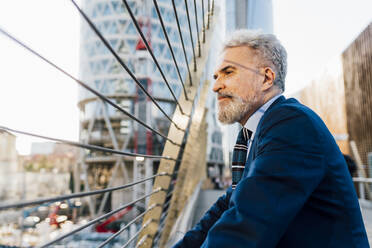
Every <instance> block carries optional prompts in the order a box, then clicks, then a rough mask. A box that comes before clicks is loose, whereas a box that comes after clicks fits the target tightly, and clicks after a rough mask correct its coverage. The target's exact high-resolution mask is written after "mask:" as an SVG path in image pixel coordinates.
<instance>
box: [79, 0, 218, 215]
mask: <svg viewBox="0 0 372 248" xmlns="http://www.w3.org/2000/svg"><path fill="white" fill-rule="evenodd" d="M187 2H188V5H189V10H190V19H191V27H192V29H194V30H193V33H194V35H195V33H196V30H195V16H194V8H193V6H194V2H193V1H192V0H188V1H187ZM128 3H129V5H130V8H131V10H132V12H133V13H134V15H135V17H136V20H137V21H138V24H139V26H140V27H141V28H142V31H143V33H144V35H145V37H146V39H147V41H148V42H149V44H150V46H151V48H152V51H153V52H154V55H155V57H156V58H157V60H158V62H159V64H160V67H161V68H162V70H163V72H164V74H165V77H166V78H167V80H168V81H169V83H170V86H171V88H172V89H173V91H174V93H175V95H176V97H179V96H180V94H183V91H182V86H181V83H180V79H179V77H178V73H177V70H176V67H175V65H174V62H173V59H172V56H171V51H170V49H169V48H168V45H167V42H166V39H165V36H164V33H163V30H162V28H161V25H160V22H159V19H158V15H157V12H156V9H155V7H154V4H153V1H151V0H138V1H128ZM157 3H158V5H159V8H160V12H161V14H162V18H163V21H164V25H165V27H166V30H167V34H168V36H169V39H170V43H171V44H172V47H173V51H174V54H175V57H176V59H177V61H178V66H179V69H180V74H181V77H182V78H183V81H186V80H185V76H186V73H187V65H186V63H185V59H184V54H183V50H182V45H181V41H180V38H179V33H178V28H177V23H176V19H175V16H174V12H173V6H172V2H171V1H157ZM206 3H207V2H206V1H205V4H206ZM175 4H176V6H177V14H178V17H179V21H180V26H181V30H182V33H183V39H184V42H185V45H186V53H187V56H188V60H189V62H190V63H192V60H191V56H192V49H191V43H190V36H189V35H188V23H187V15H186V11H185V10H186V8H185V5H184V4H185V3H184V1H181V0H175ZM197 4H199V7H200V4H201V1H197ZM82 6H83V9H84V11H85V12H86V13H87V15H88V16H89V17H90V18H91V20H92V22H93V23H94V24H95V25H96V26H97V28H98V29H99V30H100V32H101V33H102V34H103V35H104V36H105V38H106V39H107V40H108V42H109V43H110V45H111V46H112V48H113V50H115V51H116V53H117V54H118V56H119V57H120V58H121V59H122V60H123V61H124V62H125V64H126V65H127V66H128V68H129V70H130V71H131V72H132V73H133V74H135V76H136V78H137V79H138V81H139V82H140V84H141V85H142V86H143V87H144V88H145V89H147V90H148V91H149V92H150V94H151V95H152V96H153V97H154V98H155V99H156V101H157V102H158V103H159V105H160V106H161V108H163V110H164V111H165V113H167V114H168V115H169V116H170V117H171V116H172V114H173V112H174V109H175V101H174V99H173V97H172V95H171V93H170V91H169V90H168V88H167V86H166V84H165V83H164V79H163V78H162V77H161V74H160V72H159V70H158V69H157V67H156V65H155V63H154V62H153V60H152V58H151V57H150V54H149V53H148V51H146V47H145V44H144V43H143V42H142V40H141V38H140V36H139V34H138V32H137V30H136V28H135V26H134V24H133V21H132V19H131V18H130V15H129V14H128V11H127V10H126V8H125V6H124V5H123V3H122V1H120V0H112V1H107V2H103V1H98V0H91V1H87V0H85V1H82ZM199 11H200V12H201V8H199ZM198 18H199V23H201V21H202V20H201V14H200V15H198ZM81 30H82V32H81V34H82V38H81V49H80V55H81V56H80V60H81V67H80V68H81V70H80V74H81V79H82V80H83V81H84V82H86V83H88V84H89V85H90V86H91V87H93V88H95V89H96V90H97V91H99V92H100V93H101V94H104V95H105V96H106V97H108V98H109V99H110V100H112V101H113V102H115V103H116V104H118V105H119V106H121V107H122V108H123V109H125V110H126V111H127V112H129V113H131V114H132V115H135V116H136V117H138V118H139V119H140V120H142V121H143V122H145V123H146V124H148V125H149V126H151V127H153V128H154V129H156V130H159V131H160V132H161V133H163V134H165V135H166V134H167V133H168V129H169V126H170V122H169V120H167V118H165V116H164V115H163V114H162V113H161V112H160V110H159V109H158V108H157V107H156V106H155V104H153V103H152V102H151V101H150V100H149V98H148V97H146V95H145V94H144V93H143V92H142V91H141V89H140V87H139V86H137V84H136V83H135V82H134V80H133V79H132V78H131V77H130V75H129V74H128V73H127V72H126V71H125V70H124V68H122V66H121V65H120V64H119V63H118V62H117V61H116V59H115V57H114V56H113V55H112V54H111V53H110V52H109V50H108V49H107V48H106V47H105V46H104V44H103V43H102V42H101V41H100V39H99V38H98V37H97V35H95V34H94V32H93V31H92V29H91V28H90V27H89V26H88V25H86V23H85V22H83V23H82V29H81ZM193 38H194V39H196V36H194V37H193ZM201 69H202V68H201ZM79 93H80V95H79V107H80V110H81V118H80V127H81V128H80V141H81V142H84V143H88V144H92V145H98V146H102V147H107V148H115V149H122V150H124V151H127V152H135V153H140V154H154V155H161V154H162V151H163V146H164V143H165V142H164V139H163V138H161V137H159V136H157V135H155V134H153V133H152V132H151V131H149V130H147V129H145V128H144V127H143V126H141V125H139V124H138V123H137V122H135V121H132V120H131V119H130V118H128V116H126V115H124V114H123V113H121V112H120V111H118V110H116V109H115V108H113V107H111V106H107V105H105V104H102V103H101V100H100V99H98V98H97V97H96V96H94V95H93V94H91V93H89V92H88V91H86V90H85V89H81V91H80V92H79ZM214 123H215V122H210V123H209V124H208V131H211V133H209V137H211V136H212V133H215V132H218V130H217V129H218V128H214V127H213V125H214ZM216 146H217V145H213V146H209V147H210V149H209V151H208V159H212V163H213V165H214V164H215V163H219V164H222V163H223V160H222V159H221V156H222V148H221V147H220V149H219V150H218V149H216ZM220 146H221V144H220ZM218 159H220V160H218ZM81 165H82V167H81V170H80V171H81V173H82V174H84V175H83V176H82V177H85V176H86V177H87V178H88V179H87V180H86V181H88V183H87V182H84V184H85V185H87V184H89V187H90V188H91V189H99V188H104V187H107V185H110V184H111V185H122V184H124V183H126V182H128V181H132V180H135V179H139V178H144V177H145V176H146V175H151V174H154V173H155V172H156V170H157V168H158V165H159V160H158V159H145V160H136V159H134V158H132V157H120V156H113V155H112V154H109V153H103V152H99V151H90V152H87V153H84V154H83V156H82V161H81ZM116 166H117V167H118V170H117V171H116V173H114V174H113V173H112V171H113V169H114V168H115V167H116ZM85 170H86V171H85ZM112 174H113V176H111V175H112ZM97 178H100V179H102V180H97ZM146 185H147V186H146ZM146 185H145V186H142V185H139V186H136V187H134V190H133V195H131V196H129V197H127V196H125V195H124V194H123V193H121V192H119V193H116V192H114V193H113V194H112V195H113V197H112V200H111V202H110V201H108V204H106V205H107V209H110V208H111V206H112V207H115V206H116V207H118V206H119V205H120V204H122V203H123V202H128V201H129V200H130V199H127V198H138V197H139V196H142V194H143V193H145V192H149V190H151V189H152V187H151V185H149V184H146ZM148 185H149V186H150V187H148ZM142 187H145V188H142ZM123 197H124V198H123ZM97 202H98V203H97V204H96V207H97V208H98V205H99V202H100V200H99V199H98V201H97ZM101 206H102V205H101Z"/></svg>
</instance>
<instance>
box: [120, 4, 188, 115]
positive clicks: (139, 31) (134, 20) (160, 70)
mask: <svg viewBox="0 0 372 248" xmlns="http://www.w3.org/2000/svg"><path fill="white" fill-rule="evenodd" d="M123 4H124V5H125V7H126V8H127V11H128V13H129V15H130V17H131V19H132V21H133V23H134V26H135V27H136V29H137V32H138V33H139V35H140V36H141V39H142V41H143V43H144V44H145V46H146V48H147V51H148V52H149V53H150V55H151V58H152V60H153V61H154V63H155V65H156V67H157V68H158V70H159V72H160V74H161V77H162V78H163V80H164V82H165V84H166V85H167V87H168V89H169V91H170V93H171V94H172V97H173V99H174V101H175V102H176V104H177V105H178V107H179V108H180V111H181V114H183V115H186V113H184V112H183V110H182V107H181V105H180V103H179V102H178V100H177V97H176V96H175V94H174V92H173V90H172V88H171V87H170V85H169V82H168V80H167V78H166V77H165V75H164V72H163V70H162V69H161V67H160V65H159V62H158V60H157V59H156V58H155V55H154V53H153V52H152V50H151V47H150V45H149V43H148V42H147V40H146V37H145V36H144V34H143V32H142V30H141V27H140V26H139V25H138V22H137V20H136V17H135V16H134V14H133V12H132V10H131V8H130V6H129V4H128V2H127V0H123Z"/></svg>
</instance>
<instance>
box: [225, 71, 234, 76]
mask: <svg viewBox="0 0 372 248" xmlns="http://www.w3.org/2000/svg"><path fill="white" fill-rule="evenodd" d="M230 73H233V71H225V74H226V75H228V74H230Z"/></svg>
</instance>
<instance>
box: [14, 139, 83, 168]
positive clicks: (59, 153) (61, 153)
mask: <svg viewBox="0 0 372 248" xmlns="http://www.w3.org/2000/svg"><path fill="white" fill-rule="evenodd" d="M79 151H80V149H78V148H76V147H73V146H69V145H64V144H56V143H52V142H40V143H32V144H31V154H30V155H26V156H20V157H19V158H20V159H19V160H20V165H21V167H22V168H24V170H26V171H33V172H39V171H53V172H55V173H58V172H71V171H72V170H73V168H74V166H76V163H77V161H78V156H79Z"/></svg>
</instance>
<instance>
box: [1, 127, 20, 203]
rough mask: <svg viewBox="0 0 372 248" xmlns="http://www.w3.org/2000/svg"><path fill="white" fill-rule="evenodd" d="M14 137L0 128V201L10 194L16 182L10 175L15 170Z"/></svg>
mask: <svg viewBox="0 0 372 248" xmlns="http://www.w3.org/2000/svg"><path fill="white" fill-rule="evenodd" d="M15 141H16V137H15V136H14V135H13V134H11V133H9V132H7V131H2V130H0V201H2V200H4V199H6V198H7V197H9V196H11V195H12V193H13V189H14V186H15V185H16V182H15V181H14V180H13V178H12V177H11V175H12V174H13V173H15V172H16V171H17V151H16V148H15Z"/></svg>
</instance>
